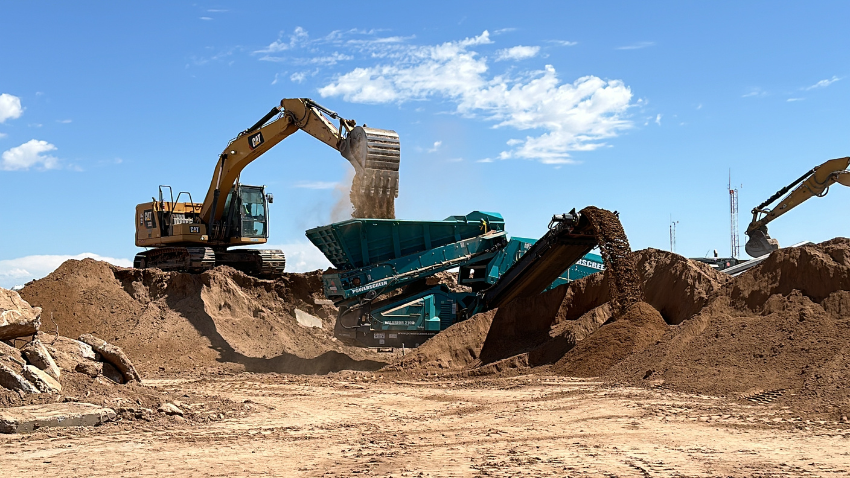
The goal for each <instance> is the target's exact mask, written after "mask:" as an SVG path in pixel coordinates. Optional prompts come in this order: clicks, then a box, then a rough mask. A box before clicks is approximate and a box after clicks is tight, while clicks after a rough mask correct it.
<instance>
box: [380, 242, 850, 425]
mask: <svg viewBox="0 0 850 478" xmlns="http://www.w3.org/2000/svg"><path fill="white" fill-rule="evenodd" d="M620 257H622V256H620ZM627 259H628V261H626V263H627V264H629V265H628V266H627V267H626V268H625V270H626V271H627V273H628V274H631V275H632V277H635V278H636V279H637V282H638V287H639V288H636V287H632V286H631V285H629V284H628V281H626V286H625V287H623V286H620V285H619V284H622V281H619V282H618V281H617V280H616V278H615V279H614V282H615V285H614V286H612V285H611V283H612V275H613V273H614V269H613V268H611V267H609V268H608V269H607V270H606V271H605V272H604V273H599V274H594V275H591V276H588V277H585V278H584V279H581V280H578V281H575V282H573V283H571V284H569V285H565V286H561V287H559V288H556V289H553V290H551V291H548V292H546V293H544V294H541V295H540V296H537V297H533V298H520V299H518V300H516V301H515V302H512V303H511V304H508V305H506V306H504V307H502V308H501V309H499V310H497V311H495V312H494V311H491V312H489V313H488V314H487V316H486V317H485V316H483V315H482V316H476V317H473V318H472V319H470V320H471V321H473V323H475V324H477V326H476V327H474V328H473V329H474V333H473V332H471V331H470V328H469V327H468V328H462V327H458V326H455V327H452V328H449V329H447V330H446V331H444V332H442V333H441V334H439V335H437V336H436V337H434V339H432V341H433V342H434V343H433V344H431V343H429V342H426V343H425V344H424V345H423V346H422V347H421V348H420V349H419V350H417V352H416V354H415V355H414V356H413V357H407V358H406V359H405V360H404V361H400V362H398V363H396V364H395V366H396V367H397V368H400V369H404V370H407V371H408V372H414V373H415V372H416V371H417V370H435V369H439V370H443V371H445V372H449V373H454V374H457V373H460V374H463V375H478V374H482V373H507V372H510V373H516V372H517V371H523V370H526V371H528V370H529V369H532V370H537V369H539V370H541V373H543V372H551V373H558V374H563V375H570V376H599V377H602V378H603V379H605V380H607V381H609V382H617V383H624V384H630V385H642V386H650V387H664V388H670V389H674V390H679V391H684V392H691V393H700V394H709V395H715V396H726V397H732V398H741V399H745V400H749V401H752V402H756V403H768V402H777V403H779V404H782V405H785V406H789V407H791V408H792V409H793V410H795V412H798V413H800V414H805V415H807V416H812V417H822V418H828V419H831V420H842V419H844V420H846V417H848V416H850V391H848V387H847V386H846V377H847V376H848V373H850V334H848V331H850V239H846V238H837V239H833V240H831V241H827V242H824V243H822V244H818V245H809V246H803V247H799V248H791V249H783V250H779V251H777V252H775V253H774V254H772V255H771V257H770V258H768V260H766V261H765V262H763V263H762V264H760V265H759V266H757V267H755V268H753V269H751V270H749V271H747V272H746V273H744V274H743V275H741V276H739V277H737V278H732V277H729V276H727V275H725V274H723V273H721V272H718V271H716V270H714V269H712V268H711V267H709V266H707V265H705V264H702V263H699V262H696V261H689V260H688V259H685V258H683V257H681V256H678V255H675V254H671V253H668V252H664V251H659V250H655V249H646V250H642V251H637V252H635V253H631V254H628V258H627ZM620 270H623V269H620ZM630 287H632V288H630ZM623 290H632V291H634V290H642V297H643V299H642V301H638V302H634V303H632V305H630V306H628V307H626V309H625V310H624V311H623V314H622V315H620V316H616V315H615V313H614V311H615V310H616V307H617V303H618V301H617V297H618V294H620V295H619V297H623V295H621V294H622V291H623ZM622 303H623V302H622V299H621V301H620V304H622ZM488 321H490V322H492V324H494V325H493V326H492V327H491V328H490V329H489V330H487V331H486V333H484V332H483V331H482V330H483V328H484V327H486V324H487V322H488ZM497 323H498V325H499V326H498V327H496V326H495V324H497ZM446 347H457V348H459V349H462V350H466V351H468V353H465V354H458V355H456V356H451V357H450V360H449V359H447V358H446V357H447V356H446V355H445V348H446ZM479 350H480V352H478V351H479ZM534 367H537V369H534Z"/></svg>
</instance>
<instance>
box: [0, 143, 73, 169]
mask: <svg viewBox="0 0 850 478" xmlns="http://www.w3.org/2000/svg"><path fill="white" fill-rule="evenodd" d="M55 150H56V146H53V145H52V144H50V143H48V142H47V141H39V140H36V139H31V140H29V141H27V142H26V143H24V144H22V145H20V146H16V147H14V148H12V149H10V150H8V151H5V152H4V153H3V156H2V158H3V159H2V161H0V169H4V170H6V171H16V170H27V169H29V168H31V167H34V166H37V167H39V168H40V169H55V168H58V167H59V159H58V158H56V157H55V156H50V155H46V154H44V153H48V152H50V151H55Z"/></svg>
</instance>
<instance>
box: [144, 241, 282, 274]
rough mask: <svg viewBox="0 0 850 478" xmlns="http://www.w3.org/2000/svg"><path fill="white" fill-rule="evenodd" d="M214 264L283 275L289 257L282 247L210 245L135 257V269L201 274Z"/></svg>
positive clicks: (256, 272) (243, 270)
mask: <svg viewBox="0 0 850 478" xmlns="http://www.w3.org/2000/svg"><path fill="white" fill-rule="evenodd" d="M215 266H230V267H232V268H234V269H236V270H238V271H241V272H244V273H246V274H248V275H251V276H254V277H257V278H260V279H276V278H278V277H280V276H281V275H283V271H284V268H285V267H286V256H284V254H283V251H281V250H279V249H231V250H229V251H219V252H216V251H214V250H213V249H212V248H210V247H158V248H156V249H151V250H149V251H145V252H142V253H139V254H136V258H135V259H134V260H133V267H135V268H136V269H149V268H156V269H160V270H163V271H166V272H189V273H200V272H204V271H206V270H209V269H212V268H213V267H215Z"/></svg>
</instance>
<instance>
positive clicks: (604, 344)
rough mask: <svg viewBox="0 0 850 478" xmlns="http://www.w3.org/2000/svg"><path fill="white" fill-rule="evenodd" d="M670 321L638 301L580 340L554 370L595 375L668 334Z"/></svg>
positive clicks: (575, 374) (572, 373)
mask: <svg viewBox="0 0 850 478" xmlns="http://www.w3.org/2000/svg"><path fill="white" fill-rule="evenodd" d="M666 331H667V324H666V323H665V322H664V319H663V318H662V317H661V314H659V313H658V311H657V310H655V308H654V307H652V306H651V305H649V304H647V303H646V302H636V303H634V304H632V305H631V306H629V308H628V309H626V310H625V311H624V313H623V315H622V316H620V318H619V319H617V320H616V321H613V322H611V323H608V324H604V325H602V326H601V327H600V328H599V330H597V331H596V332H595V333H593V334H591V335H590V336H588V337H587V338H586V339H584V340H582V341H580V342H578V343H577V344H576V345H575V347H573V348H571V349H570V350H569V351H568V352H567V353H566V354H564V356H563V357H561V358H560V359H559V360H558V362H557V363H555V365H554V366H553V368H552V370H553V371H554V372H555V373H558V374H561V375H570V376H573V377H595V376H599V375H602V374H603V373H605V372H607V371H608V369H609V368H611V367H612V366H613V365H615V364H617V363H619V362H620V361H622V360H623V359H624V358H626V357H628V356H629V355H631V354H633V353H636V352H640V351H642V350H644V349H646V347H648V346H649V345H651V344H654V343H655V342H656V341H657V340H659V339H660V338H661V337H663V336H664V333H665V332H666Z"/></svg>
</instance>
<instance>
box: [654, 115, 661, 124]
mask: <svg viewBox="0 0 850 478" xmlns="http://www.w3.org/2000/svg"><path fill="white" fill-rule="evenodd" d="M655 124H657V125H658V126H661V113H658V115H657V116H656V117H655Z"/></svg>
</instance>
